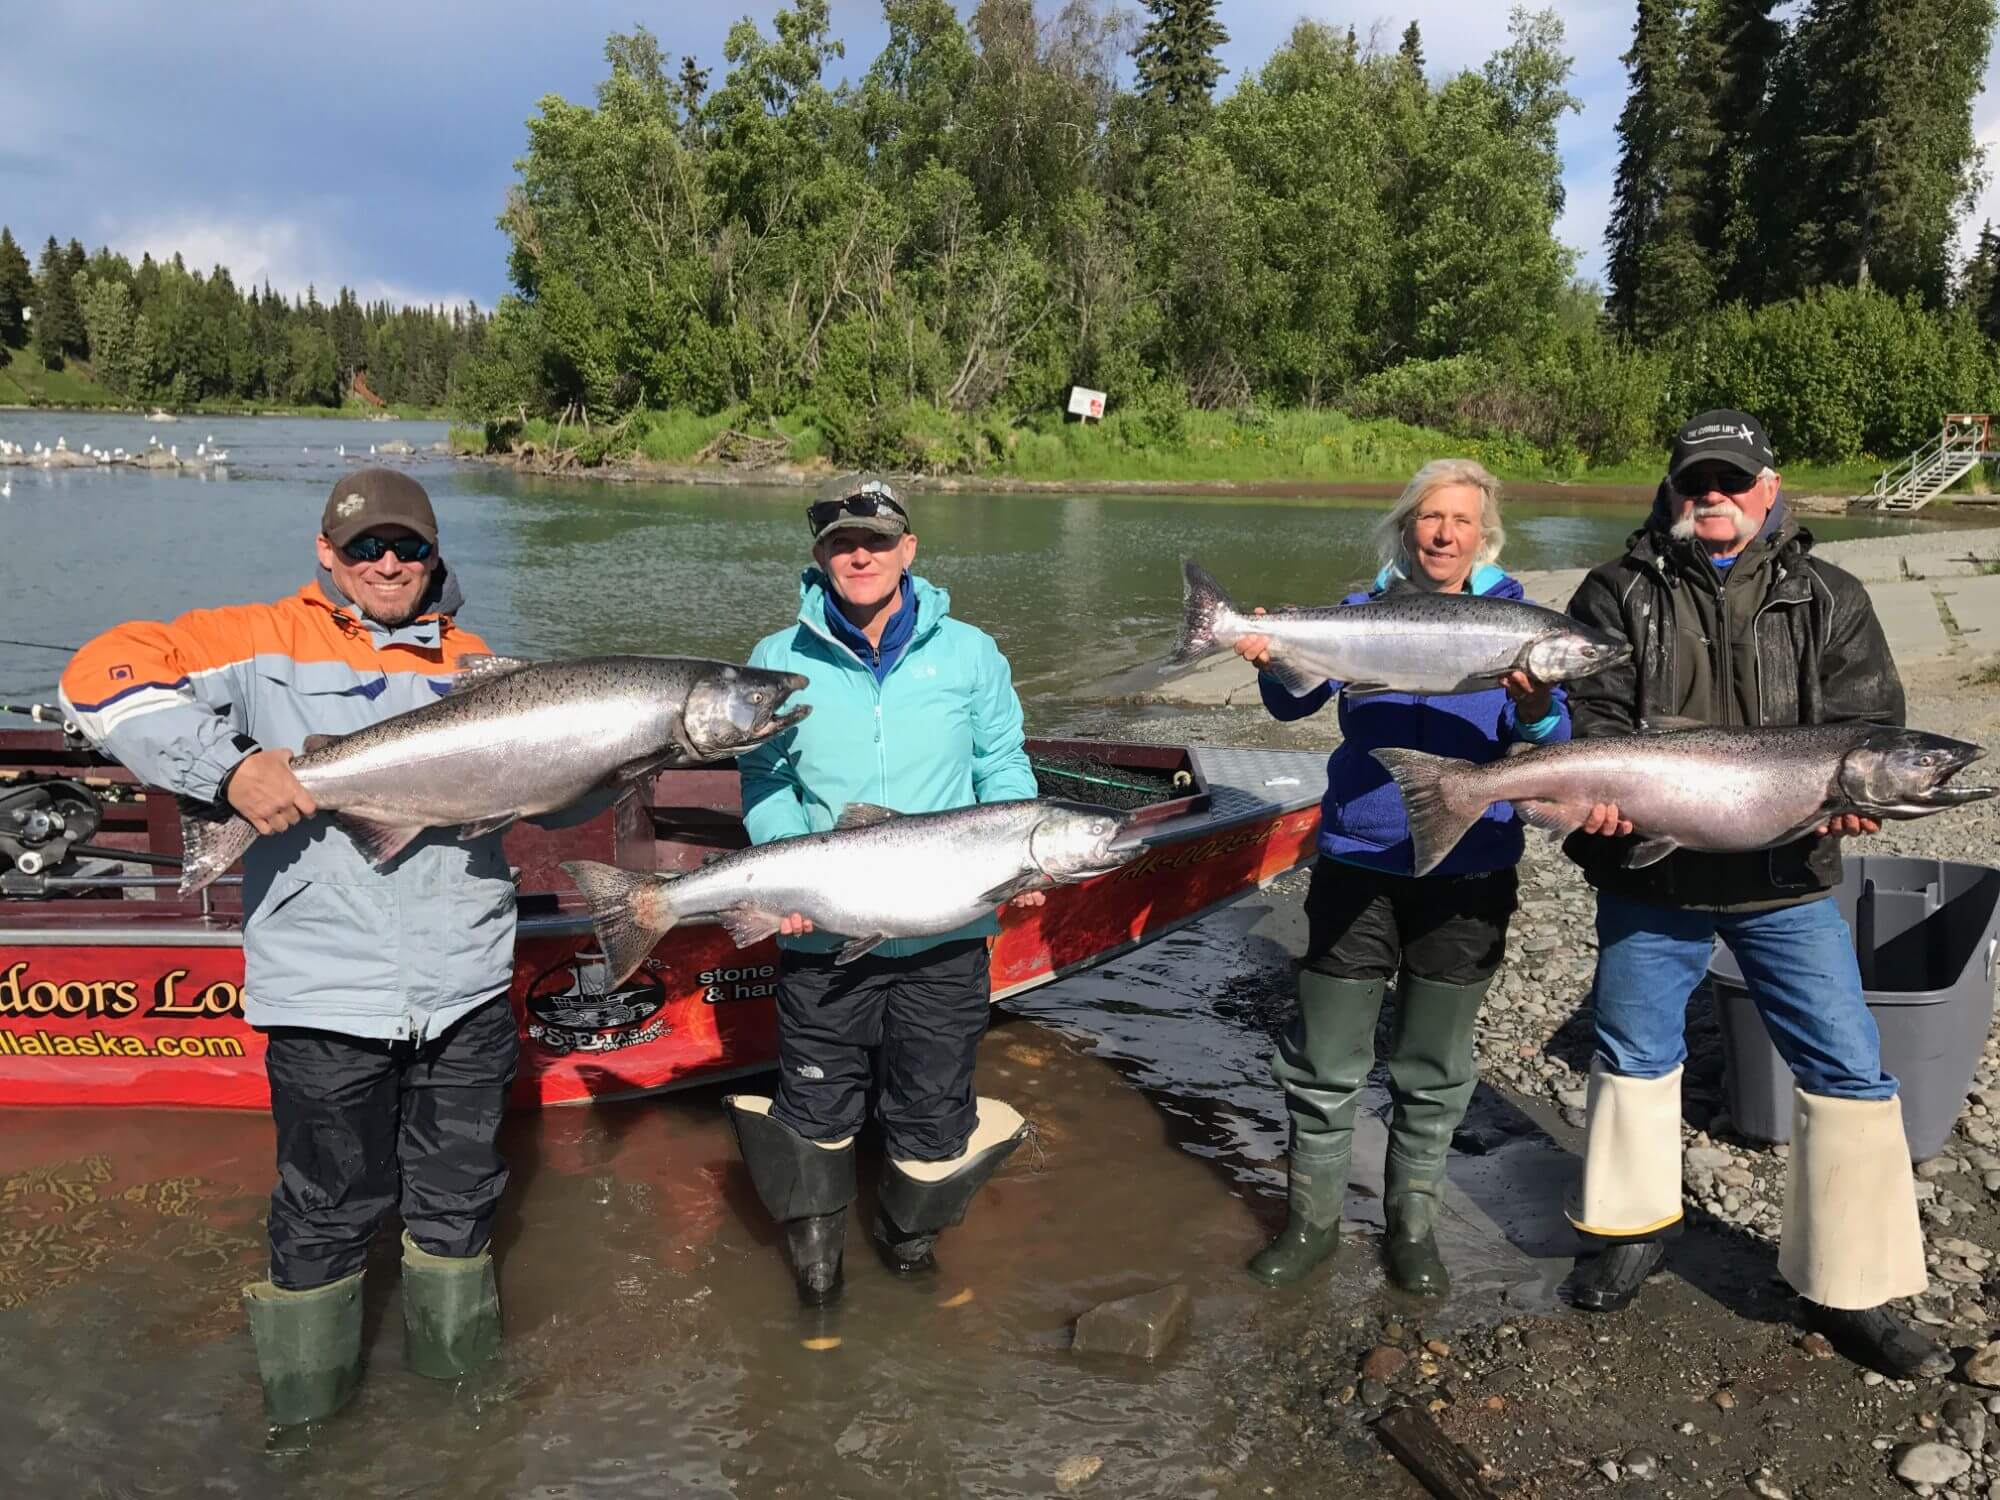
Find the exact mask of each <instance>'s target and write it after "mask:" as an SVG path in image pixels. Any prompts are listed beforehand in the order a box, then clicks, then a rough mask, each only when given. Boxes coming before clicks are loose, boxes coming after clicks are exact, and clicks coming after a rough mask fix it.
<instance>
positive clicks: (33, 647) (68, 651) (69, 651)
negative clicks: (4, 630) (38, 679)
mask: <svg viewBox="0 0 2000 1500" xmlns="http://www.w3.org/2000/svg"><path fill="white" fill-rule="evenodd" d="M0 646H25V647H27V648H28V649H29V650H30V651H60V652H62V653H63V654H64V655H65V656H74V655H76V653H77V650H78V649H79V648H77V647H75V646H56V645H51V644H50V643H49V642H48V641H10V640H8V639H7V637H5V636H4V635H0Z"/></svg>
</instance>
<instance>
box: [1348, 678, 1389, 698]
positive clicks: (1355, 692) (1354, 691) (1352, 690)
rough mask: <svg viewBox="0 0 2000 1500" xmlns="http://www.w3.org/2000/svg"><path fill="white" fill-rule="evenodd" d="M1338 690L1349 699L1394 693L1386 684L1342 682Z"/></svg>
mask: <svg viewBox="0 0 2000 1500" xmlns="http://www.w3.org/2000/svg"><path fill="white" fill-rule="evenodd" d="M1340 690H1341V691H1342V692H1344V693H1346V694H1347V696H1348V697H1350V698H1373V697H1375V696H1377V695H1378V694H1381V693H1387V692H1392V691H1394V690H1393V689H1392V688H1391V687H1390V686H1389V684H1388V683H1386V682H1344V683H1342V684H1341V685H1340Z"/></svg>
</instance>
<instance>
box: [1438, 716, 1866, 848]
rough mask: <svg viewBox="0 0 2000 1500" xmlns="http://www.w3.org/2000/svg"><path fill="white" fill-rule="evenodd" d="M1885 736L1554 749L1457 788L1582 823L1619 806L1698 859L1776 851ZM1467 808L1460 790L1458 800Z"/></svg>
mask: <svg viewBox="0 0 2000 1500" xmlns="http://www.w3.org/2000/svg"><path fill="white" fill-rule="evenodd" d="M1877 728H1878V726H1875V725H1870V724H1822V725H1814V726H1811V727H1807V728H1798V729H1757V730H1744V729H1687V730H1676V731H1673V732H1670V733H1666V734H1635V735H1617V736H1607V737H1603V738H1598V739H1586V740H1571V741H1570V742H1568V743H1567V744H1562V745H1548V746H1544V747H1542V748H1540V749H1537V750H1533V751H1530V752H1528V753H1527V754H1524V755H1516V756H1510V757H1508V758H1507V759H1505V760H1500V761H1495V762H1493V763H1492V764H1490V765H1486V766H1481V767H1479V768H1478V769H1476V770H1469V771H1467V772H1466V773H1464V775H1463V777H1462V778H1455V779H1456V780H1457V781H1458V784H1459V785H1461V786H1463V787H1464V788H1465V789H1466V790H1467V791H1469V792H1472V793H1474V794H1476V795H1477V796H1479V797H1482V798H1485V799H1486V800H1487V802H1488V803H1489V804H1490V803H1492V802H1514V803H1522V802H1530V803H1533V802H1543V803H1549V804H1553V805H1556V806H1559V807H1561V808H1564V809H1565V810H1567V811H1568V812H1570V813H1571V814H1572V815H1575V816H1577V817H1578V818H1579V819H1580V817H1581V815H1582V814H1586V813H1588V811H1589V810H1590V808H1591V807H1592V806H1593V805H1595V804H1597V803H1600V802H1612V803H1616V804H1617V805H1618V811H1619V813H1620V814H1621V815H1622V816H1624V817H1626V818H1629V819H1631V821H1632V824H1633V826H1634V827H1635V828H1636V829H1638V831H1639V832H1640V833H1642V834H1646V835H1651V836H1655V837H1658V836H1665V837H1669V838H1672V839H1674V840H1675V841H1676V842H1678V843H1680V844H1683V845H1687V846H1689V847H1692V848H1697V849H1710V850H1718V851H1729V850H1749V849H1763V848H1769V847H1770V846H1771V845H1773V844H1775V843H1779V842H1781V841H1783V840H1784V839H1785V838H1786V837H1787V836H1789V835H1792V834H1795V833H1796V832H1798V831H1799V830H1801V829H1806V828H1811V827H1812V826H1814V825H1815V824H1816V823H1818V822H1819V821H1820V819H1821V817H1822V815H1823V814H1824V813H1825V812H1826V810H1827V809H1828V808H1830V807H1832V806H1833V805H1835V804H1836V803H1837V802H1838V801H1839V789H1838V787H1837V786H1836V784H1835V778H1836V776H1837V775H1838V773H1839V770H1840V763H1841V760H1842V758H1843V757H1844V756H1846V755H1847V753H1848V752H1849V751H1851V750H1853V749H1855V748H1856V747H1857V746H1859V745H1860V744H1862V743H1863V742H1864V741H1865V740H1866V739H1867V738H1868V736H1869V735H1870V734H1872V733H1875V732H1876V730H1877ZM1450 795H1451V797H1452V800H1454V801H1456V800H1458V794H1457V792H1456V789H1454V790H1453V792H1452V793H1451V794H1450Z"/></svg>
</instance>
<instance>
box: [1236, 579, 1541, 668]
mask: <svg viewBox="0 0 2000 1500" xmlns="http://www.w3.org/2000/svg"><path fill="white" fill-rule="evenodd" d="M1575 628H1576V622H1575V621H1573V620H1571V619H1570V618H1569V617H1568V616H1566V615H1559V614H1557V613H1556V612H1555V611H1554V610H1549V609H1543V608H1542V607H1541V606H1540V605H1537V604H1525V603H1522V602H1520V601H1519V600H1514V599H1489V598H1486V597H1484V596H1481V595H1473V596H1470V597H1467V596H1464V595H1444V594H1427V593H1421V592H1418V591H1416V590H1407V591H1401V592H1397V593H1392V594H1388V595H1385V596H1384V597H1383V598H1380V599H1373V600H1370V601H1369V602H1368V603H1366V604H1354V605H1344V606H1331V607H1315V608H1310V609H1278V610H1272V611H1271V612H1270V613H1269V614H1265V615H1254V616H1252V615H1241V614H1237V613H1235V612H1234V611H1232V612H1231V613H1230V616H1229V619H1228V624H1227V635H1226V636H1225V634H1224V631H1223V630H1222V629H1218V630H1217V632H1216V634H1217V638H1218V639H1219V640H1224V641H1225V643H1227V642H1229V641H1234V640H1237V639H1240V638H1241V637H1243V636H1245V635H1258V634H1262V635H1268V636H1269V637H1270V638H1271V644H1272V651H1271V654H1272V656H1273V657H1274V658H1275V659H1277V660H1280V661H1283V662H1285V663H1287V664H1288V665H1292V666H1296V667H1299V668H1301V669H1303V670H1304V671H1307V672H1310V673H1312V674H1313V675H1314V676H1315V677H1319V678H1330V679H1332V680H1333V681H1335V682H1393V683H1397V684H1399V685H1402V686H1405V687H1406V689H1407V690H1408V691H1410V692H1423V693H1453V692H1460V691H1463V690H1465V689H1466V688H1468V687H1476V686H1480V685H1483V684H1485V685H1490V684H1491V683H1492V682H1494V681H1496V680H1497V679H1498V678H1500V677H1502V676H1504V675H1505V674H1506V673H1507V672H1509V671H1511V670H1512V669H1513V667H1514V664H1515V663H1516V662H1517V661H1519V660H1520V657H1521V652H1522V651H1523V650H1524V649H1525V648H1526V647H1527V645H1528V643H1529V642H1531V641H1533V640H1535V639H1537V638H1538V637H1540V636H1541V635H1543V634H1545V633H1546V632H1548V631H1550V630H1558V629H1571V630H1573V629H1575Z"/></svg>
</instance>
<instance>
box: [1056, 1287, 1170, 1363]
mask: <svg viewBox="0 0 2000 1500" xmlns="http://www.w3.org/2000/svg"><path fill="white" fill-rule="evenodd" d="M1189 1300H1190V1299H1189V1297H1188V1289H1187V1288H1186V1287H1184V1286H1181V1285H1180V1284H1179V1283H1178V1282H1177V1283H1175V1284H1174V1285H1172V1286H1163V1287H1161V1288H1160V1289H1159V1290H1158V1291H1153V1292H1142V1293H1140V1294H1139V1295H1138V1296H1136V1297H1120V1298H1118V1299H1117V1300H1116V1301H1113V1302H1100V1303H1099V1304H1098V1305H1097V1306H1096V1307H1093V1308H1092V1309H1091V1310H1090V1311H1089V1312H1087V1313H1085V1314H1084V1315H1083V1316H1082V1317H1080V1318H1078V1319H1077V1320H1076V1339H1075V1341H1074V1342H1073V1343H1072V1344H1071V1345H1070V1347H1071V1349H1072V1350H1073V1351H1074V1352H1076V1353H1078V1354H1118V1355H1123V1356H1125V1357H1127V1358H1130V1359H1158V1358H1159V1357H1160V1356H1161V1355H1162V1354H1164V1353H1166V1351H1167V1349H1168V1348H1169V1347H1170V1346H1171V1345H1172V1344H1173V1342H1174V1340H1176V1339H1177V1338H1179V1337H1180V1336H1181V1333H1182V1332H1183V1331H1184V1330H1185V1329H1186V1327H1187V1318H1188V1303H1189Z"/></svg>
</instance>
